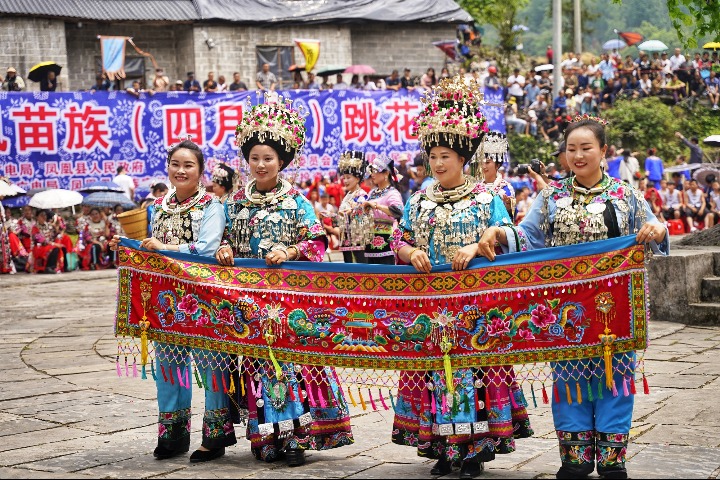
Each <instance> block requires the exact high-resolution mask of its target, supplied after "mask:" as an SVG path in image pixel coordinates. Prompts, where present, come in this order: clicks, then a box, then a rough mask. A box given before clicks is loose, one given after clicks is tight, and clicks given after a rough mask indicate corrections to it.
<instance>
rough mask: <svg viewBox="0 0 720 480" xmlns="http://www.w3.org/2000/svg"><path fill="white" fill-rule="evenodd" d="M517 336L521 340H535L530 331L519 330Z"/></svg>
mask: <svg viewBox="0 0 720 480" xmlns="http://www.w3.org/2000/svg"><path fill="white" fill-rule="evenodd" d="M518 335H519V336H520V338H522V339H523V340H535V335H533V333H532V332H531V331H530V330H525V329H520V330H518Z"/></svg>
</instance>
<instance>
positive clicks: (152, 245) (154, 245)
mask: <svg viewBox="0 0 720 480" xmlns="http://www.w3.org/2000/svg"><path fill="white" fill-rule="evenodd" d="M140 246H141V247H142V248H144V249H146V250H150V251H154V250H167V246H166V245H165V244H164V243H162V242H161V241H160V240H158V239H157V238H155V237H150V238H146V239H145V240H143V241H142V242H140Z"/></svg>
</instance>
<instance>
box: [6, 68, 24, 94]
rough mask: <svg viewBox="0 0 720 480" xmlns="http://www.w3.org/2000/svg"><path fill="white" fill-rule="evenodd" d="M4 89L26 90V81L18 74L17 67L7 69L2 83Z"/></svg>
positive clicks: (8, 90)
mask: <svg viewBox="0 0 720 480" xmlns="http://www.w3.org/2000/svg"><path fill="white" fill-rule="evenodd" d="M2 90H3V91H6V92H22V91H23V90H25V82H24V81H23V79H22V78H20V76H18V74H17V70H15V67H10V68H8V69H7V75H6V76H5V80H4V81H3V83H2Z"/></svg>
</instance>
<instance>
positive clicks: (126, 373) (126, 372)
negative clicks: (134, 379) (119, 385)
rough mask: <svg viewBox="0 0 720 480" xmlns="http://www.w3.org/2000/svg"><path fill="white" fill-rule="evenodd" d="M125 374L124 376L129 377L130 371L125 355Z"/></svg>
mask: <svg viewBox="0 0 720 480" xmlns="http://www.w3.org/2000/svg"><path fill="white" fill-rule="evenodd" d="M125 376H126V377H129V376H130V371H129V370H128V362H127V357H125Z"/></svg>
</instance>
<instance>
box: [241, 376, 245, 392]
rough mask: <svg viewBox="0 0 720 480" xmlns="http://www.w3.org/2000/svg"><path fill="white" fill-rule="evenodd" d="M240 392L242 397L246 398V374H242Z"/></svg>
mask: <svg viewBox="0 0 720 480" xmlns="http://www.w3.org/2000/svg"><path fill="white" fill-rule="evenodd" d="M240 392H241V393H242V396H243V397H244V396H245V374H243V372H240Z"/></svg>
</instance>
